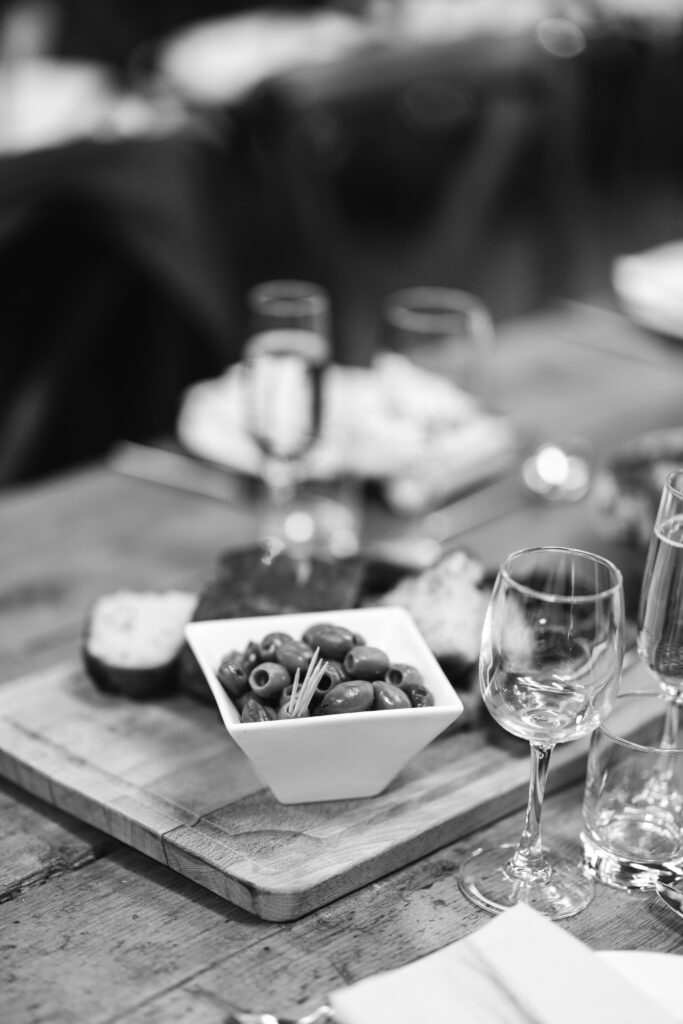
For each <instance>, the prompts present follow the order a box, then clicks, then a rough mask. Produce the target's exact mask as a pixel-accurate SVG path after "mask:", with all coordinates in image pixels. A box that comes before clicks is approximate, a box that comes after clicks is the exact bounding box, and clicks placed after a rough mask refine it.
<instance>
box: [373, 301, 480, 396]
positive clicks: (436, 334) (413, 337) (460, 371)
mask: <svg viewBox="0 0 683 1024" xmlns="http://www.w3.org/2000/svg"><path fill="white" fill-rule="evenodd" d="M381 333H382V336H381V341H382V345H383V347H384V348H387V349H389V350H390V351H395V352H400V353H401V354H402V355H405V356H406V357H407V358H409V359H410V360H411V362H414V363H415V364H416V365H417V366H421V367H422V368H423V369H426V370H431V371H432V372H433V373H436V374H438V375H439V376H443V375H444V373H445V374H446V375H447V376H448V377H450V379H451V380H452V381H453V382H454V383H455V384H457V385H458V386H459V387H460V388H461V389H462V390H464V391H466V392H469V393H470V394H471V395H473V396H475V397H476V398H477V400H478V401H479V402H480V403H481V404H482V405H483V406H490V405H491V404H492V398H493V396H492V391H493V386H492V377H491V356H492V349H493V343H494V327H493V320H492V318H491V314H490V313H489V311H488V309H487V308H486V306H485V305H484V303H483V302H482V301H481V299H479V298H477V296H476V295H470V294H469V293H468V292H463V291H460V290H458V289H456V288H444V287H436V286H433V285H416V286H414V287H411V288H402V289H399V291H395V292H392V293H391V294H390V295H387V297H386V298H385V300H384V303H383V306H382V319H381Z"/></svg>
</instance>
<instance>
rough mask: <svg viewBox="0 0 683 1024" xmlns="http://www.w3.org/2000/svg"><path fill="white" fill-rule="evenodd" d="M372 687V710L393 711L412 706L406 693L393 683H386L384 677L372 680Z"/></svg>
mask: <svg viewBox="0 0 683 1024" xmlns="http://www.w3.org/2000/svg"><path fill="white" fill-rule="evenodd" d="M372 688H373V690H374V692H375V700H374V702H373V705H372V710H373V711H395V710H397V709H398V708H410V707H412V704H411V703H410V698H409V697H408V694H407V693H404V692H403V690H400V689H399V688H398V686H394V684H393V683H387V681H386V680H385V679H379V680H377V681H376V682H374V683H373V684H372Z"/></svg>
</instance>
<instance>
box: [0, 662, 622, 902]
mask: <svg viewBox="0 0 683 1024" xmlns="http://www.w3.org/2000/svg"><path fill="white" fill-rule="evenodd" d="M638 672H642V670H641V669H639V668H636V669H634V670H633V675H634V676H635V677H636V678H635V680H634V681H636V682H637V681H638V679H637V673H638ZM632 681H633V680H632ZM586 749H587V742H586V741H577V742H575V743H571V744H564V745H561V746H559V747H558V748H557V749H556V751H555V753H554V754H553V763H552V766H551V771H550V780H549V781H550V788H558V787H560V786H561V785H566V784H567V783H568V782H571V781H574V780H576V779H578V778H580V777H581V776H582V774H583V772H584V769H585V754H586ZM312 770H314V768H313V769H312ZM0 773H1V774H2V775H3V776H5V777H6V778H7V779H9V780H10V781H12V782H14V783H16V784H17V785H19V786H21V787H23V788H24V789H26V790H28V791H29V792H31V793H33V794H35V795H36V796H38V797H40V798H42V799H43V800H45V801H46V802H47V803H49V804H52V805H54V806H56V807H59V808H61V809H62V810H64V811H67V812H69V813H70V814H73V815H74V816H75V817H77V818H79V819H82V820H83V821H86V822H88V823H89V824H91V825H94V826H95V827H97V828H99V829H101V830H102V831H103V832H106V833H108V834H110V835H112V836H114V837H115V838H117V839H119V840H121V841H123V842H124V843H126V844H128V845H130V846H132V847H134V848H135V849H136V850H139V851H141V852H142V853H145V854H147V855H148V856H150V857H153V858H154V859H156V860H158V861H161V862H162V863H164V864H167V865H168V866H169V867H171V868H173V869H174V870H175V871H178V872H180V873H181V874H182V875H185V876H186V877H188V878H191V879H193V880H194V881H195V882H198V883H199V884H200V885H202V886H204V887H206V888H207V889H210V890H211V891H212V892H215V893H218V894H219V895H220V896H222V897H224V898H225V899H227V900H229V901H231V902H232V903H235V904H237V905H238V906H240V907H243V908H244V909H246V910H248V911H250V912H251V913H252V914H255V915H256V916H257V917H260V918H263V919H265V920H270V921H287V920H292V919H294V918H297V917H301V916H303V915H304V914H307V913H309V912H310V911H312V910H315V909H317V908H318V907H321V906H323V905H325V904H327V903H329V902H331V901H332V900H335V899H337V898H339V897H340V896H343V895H344V894H346V893H348V892H351V891H353V890H355V889H359V888H360V887H361V886H364V885H366V884H367V883H369V882H372V881H374V880H376V879H377V878H380V877H382V876H384V875H387V874H389V873H390V872H392V871H394V870H396V869H397V868H400V867H402V866H404V865H405V864H407V863H409V862H410V861H413V860H416V859H418V858H420V857H422V856H424V855H425V854H427V853H429V852H431V851H433V850H435V849H438V848H439V847H441V846H444V845H446V844H447V843H449V842H452V841H453V840H455V839H458V838H460V837H461V836H464V835H466V834H467V833H468V832H471V831H472V830H474V829H477V828H479V827H481V826H482V825H485V824H488V823H489V822H492V821H494V820H495V819H497V818H499V817H501V816H503V815H505V814H507V813H509V812H510V811H511V810H514V809H516V808H522V807H523V806H524V804H525V801H526V793H527V787H528V758H527V755H526V750H525V748H524V746H522V745H521V744H520V746H519V749H517V748H516V747H515V746H511V747H510V748H507V747H504V746H498V745H496V744H495V743H494V742H493V741H492V740H491V739H490V738H487V736H486V735H485V733H484V730H478V729H473V730H470V731H467V730H460V731H452V732H450V733H447V734H444V735H443V736H441V737H440V738H438V739H437V740H435V741H434V742H433V743H432V744H431V745H430V746H429V747H428V748H427V749H426V750H424V751H423V752H422V753H421V754H420V755H418V756H417V757H416V758H415V759H414V760H413V761H412V762H411V763H410V765H409V766H408V767H407V768H406V769H405V770H404V771H403V772H402V773H401V775H400V776H398V778H397V779H396V780H395V781H394V783H393V784H392V785H391V786H390V787H389V788H388V789H387V790H386V791H385V792H384V793H383V794H382V795H380V796H378V797H373V798H370V799H363V800H349V801H334V802H329V803H317V804H300V805H287V806H286V805H282V804H279V803H278V802H277V801H276V800H275V799H274V797H273V796H272V795H271V793H270V791H269V790H267V789H264V788H263V785H262V783H261V782H260V781H259V779H258V778H257V776H256V775H255V773H254V771H253V769H252V768H251V765H250V764H249V762H248V761H247V759H246V758H245V757H244V755H243V754H242V753H241V751H240V750H239V749H238V747H237V746H236V745H235V744H234V742H233V741H232V740H231V739H230V737H229V735H228V734H227V732H226V730H225V728H224V726H223V724H222V722H221V721H220V719H219V718H218V715H217V712H216V710H215V707H214V706H209V705H206V706H205V705H202V704H200V703H198V702H197V701H195V700H193V699H192V698H190V697H184V696H174V697H172V698H167V699H165V700H162V701H157V702H149V703H137V702H132V701H129V700H126V699H124V698H120V697H115V696H109V695H107V694H104V693H100V692H99V691H98V690H96V689H95V688H94V687H93V686H92V684H91V683H90V681H89V680H88V679H87V678H86V677H85V675H84V673H83V670H82V669H81V667H80V665H75V664H71V665H63V666H58V667H56V668H53V669H51V670H50V671H46V672H42V673H39V674H36V675H33V676H29V677H25V678H22V679H18V680H16V681H15V682H12V683H9V684H7V685H4V686H2V687H0ZM520 829H521V820H520Z"/></svg>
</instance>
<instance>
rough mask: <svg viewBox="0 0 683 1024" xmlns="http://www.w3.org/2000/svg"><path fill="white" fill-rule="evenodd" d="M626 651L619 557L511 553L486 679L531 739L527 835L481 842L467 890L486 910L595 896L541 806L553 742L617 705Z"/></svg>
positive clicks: (583, 902) (500, 581)
mask: <svg viewBox="0 0 683 1024" xmlns="http://www.w3.org/2000/svg"><path fill="white" fill-rule="evenodd" d="M623 653H624V597H623V583H622V578H621V573H620V572H619V570H618V569H617V568H616V567H615V566H614V565H613V564H612V563H611V562H609V561H607V560H606V559H604V558H601V557H599V556H598V555H593V554H590V553H589V552H585V551H579V550H576V549H574V548H563V547H539V548H528V549H525V550H523V551H517V552H515V553H514V554H512V555H510V556H509V557H508V558H507V559H506V560H505V562H504V563H503V565H502V566H501V568H500V571H499V573H498V576H497V578H496V582H495V584H494V587H493V592H492V595H491V600H490V603H489V607H488V610H487V614H486V620H485V624H484V630H483V636H482V647H481V656H480V662H479V679H480V684H481V690H482V694H483V698H484V703H485V704H486V707H487V708H488V710H489V712H490V713H491V715H492V716H493V717H494V718H495V719H496V721H497V722H499V723H500V725H502V726H503V728H504V729H506V730H507V731H508V732H511V733H512V734H513V735H515V736H520V737H521V738H523V739H526V740H528V741H529V743H530V746H531V779H530V785H529V798H528V803H527V810H526V819H525V822H524V828H523V831H522V834H521V837H520V839H519V842H518V843H517V844H514V843H508V844H505V845H503V846H500V847H496V848H493V849H478V850H475V851H474V852H473V853H472V854H471V855H470V856H469V857H468V858H467V860H466V861H465V862H464V864H463V865H462V867H461V871H460V878H459V882H460V887H461V889H462V891H463V892H464V893H465V895H466V896H467V897H468V898H469V899H471V900H472V901H473V902H474V903H476V904H477V905H478V906H480V907H483V908H484V909H485V910H488V911H491V912H494V913H495V912H497V911H500V910H505V909H507V908H508V907H512V906H514V905H515V904H517V903H527V904H528V905H529V906H531V907H533V908H534V909H536V910H538V911H539V912H541V913H543V914H545V915H546V916H548V917H551V918H553V919H559V918H564V917H569V916H571V915H572V914H576V913H577V912H578V911H579V910H582V909H583V908H584V907H586V906H587V905H588V903H590V901H591V899H592V896H593V891H594V882H593V880H592V879H591V878H590V877H588V876H587V875H586V874H585V873H584V871H583V870H582V867H581V865H580V863H579V858H578V856H577V859H576V861H572V860H570V859H568V858H566V857H564V856H563V855H562V854H561V853H557V852H554V851H549V850H547V849H545V848H544V847H543V845H542V841H541V808H542V804H543V795H544V791H545V785H546V779H547V774H548V767H549V763H550V756H551V753H552V751H553V748H554V746H555V744H557V743H564V742H567V741H568V740H573V739H577V738H578V737H580V736H585V735H587V734H588V733H591V732H592V731H593V730H594V729H595V728H596V727H597V726H598V725H599V724H600V722H601V721H602V720H603V719H604V718H605V717H606V715H607V714H608V713H609V711H610V710H611V708H612V706H613V704H614V702H615V700H616V696H617V690H618V687H619V680H620V677H621V668H622V661H623Z"/></svg>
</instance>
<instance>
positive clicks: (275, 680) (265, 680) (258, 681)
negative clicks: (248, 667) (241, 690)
mask: <svg viewBox="0 0 683 1024" xmlns="http://www.w3.org/2000/svg"><path fill="white" fill-rule="evenodd" d="M291 681H292V677H291V676H290V674H289V672H288V671H287V669H286V668H285V667H284V665H278V663H277V662H276V661H262V662H261V664H260V665H257V666H256V668H255V669H252V671H251V675H250V676H249V685H250V687H251V688H252V690H253V691H254V693H255V694H256V695H257V696H258V697H264V698H266V699H271V698H273V697H277V696H278V695H279V694H280V693H282V691H283V690H284V688H285V686H289V684H290V683H291Z"/></svg>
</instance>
